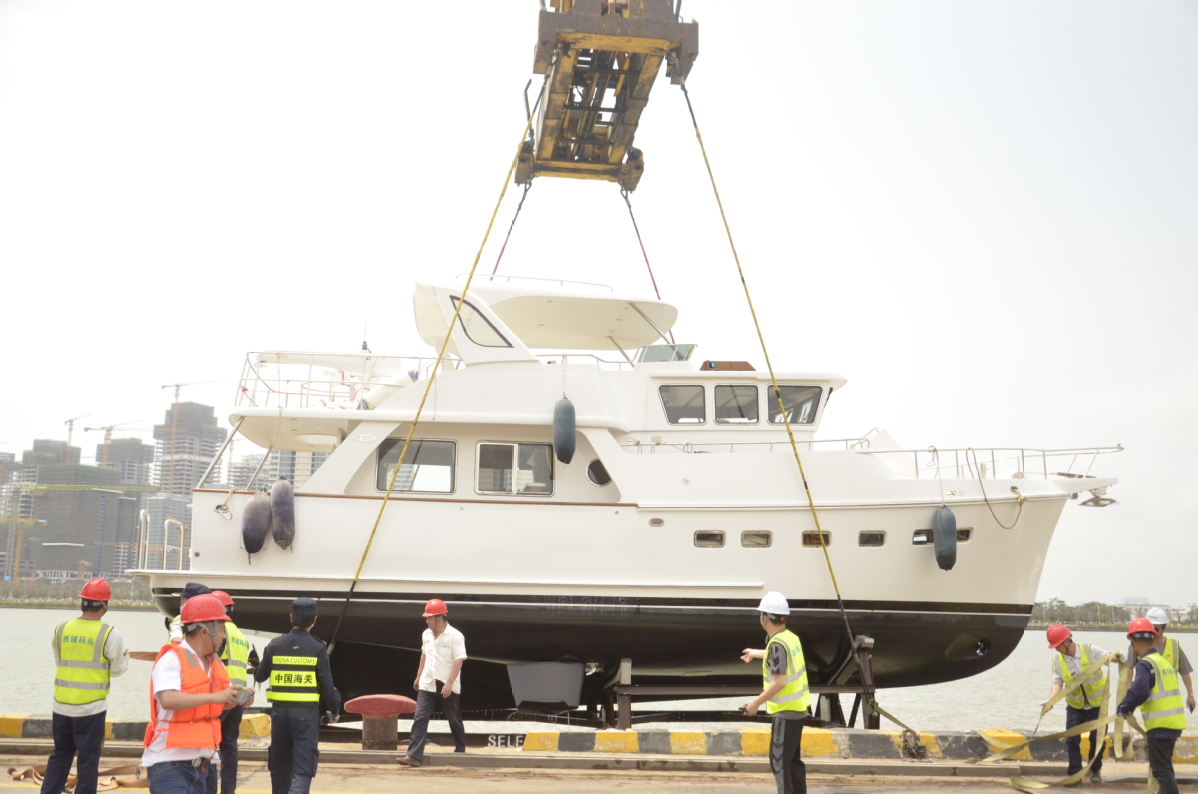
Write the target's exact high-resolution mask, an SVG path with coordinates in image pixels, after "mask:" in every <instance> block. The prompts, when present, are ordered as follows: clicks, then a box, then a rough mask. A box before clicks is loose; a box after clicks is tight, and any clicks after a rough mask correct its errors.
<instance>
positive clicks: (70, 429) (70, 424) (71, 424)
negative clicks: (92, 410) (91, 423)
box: [63, 414, 91, 459]
mask: <svg viewBox="0 0 1198 794" xmlns="http://www.w3.org/2000/svg"><path fill="white" fill-rule="evenodd" d="M89 416H91V414H83V415H82V416H76V417H74V418H72V419H68V420H67V421H65V422H63V424H64V425H66V426H67V457H68V459H69V458H70V454H71V437H72V436H74V435H75V423H76V422H78V421H79V420H80V419H86V418H87V417H89Z"/></svg>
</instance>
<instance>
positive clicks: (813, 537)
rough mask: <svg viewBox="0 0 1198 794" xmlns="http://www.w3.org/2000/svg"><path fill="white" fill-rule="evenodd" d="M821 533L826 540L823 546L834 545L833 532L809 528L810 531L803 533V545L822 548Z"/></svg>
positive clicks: (810, 547)
mask: <svg viewBox="0 0 1198 794" xmlns="http://www.w3.org/2000/svg"><path fill="white" fill-rule="evenodd" d="M820 535H823V536H824V537H823V540H824V542H823V544H822V546H831V545H832V533H831V532H816V531H815V530H809V531H807V532H804V533H803V545H804V546H805V547H807V548H809V549H818V548H821V544H820Z"/></svg>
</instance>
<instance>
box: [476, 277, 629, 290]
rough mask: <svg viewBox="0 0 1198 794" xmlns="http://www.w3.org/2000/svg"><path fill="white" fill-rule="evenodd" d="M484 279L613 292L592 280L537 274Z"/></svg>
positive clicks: (480, 278) (605, 285)
mask: <svg viewBox="0 0 1198 794" xmlns="http://www.w3.org/2000/svg"><path fill="white" fill-rule="evenodd" d="M469 276H470V274H469V273H458V274H457V275H456V276H455V277H454V278H468V277H469ZM482 278H483V277H481V276H480V277H479V281H481V280H482ZM486 279H487V281H507V282H509V283H511V282H512V281H544V282H546V283H548V284H557V285H558V286H561V287H564V286H566V285H573V286H577V287H598V288H600V289H605V290H607V291H608V292H615V290H614V289H612V287H611V286H610V285H608V284H596V283H595V282H593V281H568V280H566V279H560V278H541V277H538V276H495V275H491V276H486Z"/></svg>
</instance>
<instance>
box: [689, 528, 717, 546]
mask: <svg viewBox="0 0 1198 794" xmlns="http://www.w3.org/2000/svg"><path fill="white" fill-rule="evenodd" d="M695 545H696V546H698V547H699V548H701V549H722V548H723V547H724V533H723V532H721V531H719V530H710V529H701V530H699V531H698V532H696V533H695Z"/></svg>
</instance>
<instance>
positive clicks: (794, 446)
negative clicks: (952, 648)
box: [682, 84, 854, 646]
mask: <svg viewBox="0 0 1198 794" xmlns="http://www.w3.org/2000/svg"><path fill="white" fill-rule="evenodd" d="M682 93H683V96H685V97H686V107H687V109H688V110H689V111H690V115H691V123H692V124H694V127H695V137H696V138H698V139H699V150H700V151H702V152H703V164H704V165H705V166H707V176H708V178H709V179H710V180H711V189H712V191H714V192H715V201H716V204H717V205H719V208H720V218H721V220H723V221H724V231H725V233H727V235H728V245H729V246H731V248H732V258H733V259H734V260H736V272H737V273H738V274H739V275H740V284H741V286H742V287H744V290H745V300H746V301H748V303H749V313H750V314H751V315H752V316H753V327H754V328H755V329H756V330H757V341H759V342H760V343H761V352H762V353H763V354H764V355H765V365H766V367H767V368H768V369H769V371H770V382H771V383H773V385H774V397H775V398H776V399H777V400H778V411H779V412H780V413H781V414H782V421H783V422H784V423H785V424H786V435H787V437H788V438H789V439H790V449H791V451H792V452H793V453H794V457H795V463H797V464H798V465H799V477H801V478H802V480H803V492H804V493H806V494H807V506H808V507H809V508H811V517H812V518H813V519H814V520H815V534H816V535H817V536H818V537H819V546H820V548H821V549H823V552H824V561H825V562H826V563H827V564H828V575H829V576H831V577H832V589H833V590H835V591H836V600H837V602H838V603H839V605H840V614H841V617H843V618H844V627H845V630H846V631H848V633H849V643H850V646H851V644H852V643H853V641H854V640H853V629H852V627H851V626H850V625H849V616H848V613H847V612H846V611H845V608H844V597H843V596H841V594H840V584H839V583H838V582H837V581H836V570H835V569H834V568H833V567H832V555H830V554H829V553H828V544H827V543H825V542H824V531H823V528H822V527H821V526H820V521H819V511H817V510H816V509H815V497H814V496H812V494H811V486H809V485H808V484H807V472H806V471H805V470H804V469H803V458H802V456H801V455H799V445H798V443H797V442H796V441H795V436H794V431H793V430H792V429H791V427H790V417H788V416H787V415H786V406H785V404H783V402H782V392H781V390H780V389H779V388H778V377H777V376H776V375H775V374H774V365H773V364H772V363H771V362H770V352H769V350H768V349H767V348H766V345H765V335H764V334H763V333H762V332H761V323H760V322H758V321H757V310H756V309H755V308H753V296H752V295H750V294H749V284H748V282H747V281H746V280H745V271H744V269H743V268H742V267H741V264H740V255H739V254H738V253H737V252H736V243H735V242H734V241H733V239H732V228H731V227H730V226H729V225H728V216H727V215H726V214H725V213H724V202H723V201H722V200H721V199H720V189H719V188H718V187H717V186H716V183H715V174H714V173H713V172H712V170H711V161H710V160H708V159H707V147H706V146H704V145H703V133H701V132H699V122H698V121H696V120H695V111H694V108H692V107H691V100H690V93H689V92H687V90H686V85H685V84H683V86H682Z"/></svg>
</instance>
